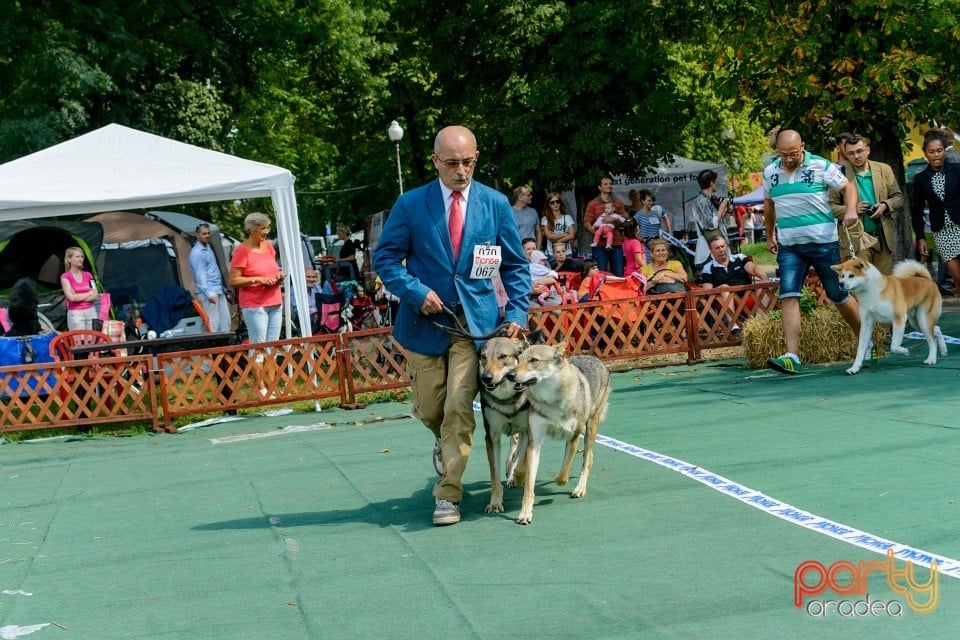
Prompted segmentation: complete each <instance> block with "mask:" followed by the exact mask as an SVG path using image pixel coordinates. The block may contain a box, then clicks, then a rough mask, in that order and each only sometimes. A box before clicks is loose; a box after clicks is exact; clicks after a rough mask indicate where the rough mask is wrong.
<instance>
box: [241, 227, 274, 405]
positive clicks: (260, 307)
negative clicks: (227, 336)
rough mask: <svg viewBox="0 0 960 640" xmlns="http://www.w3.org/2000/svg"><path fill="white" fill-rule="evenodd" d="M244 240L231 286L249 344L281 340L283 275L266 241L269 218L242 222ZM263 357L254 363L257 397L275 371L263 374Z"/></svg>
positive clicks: (272, 381) (262, 392)
mask: <svg viewBox="0 0 960 640" xmlns="http://www.w3.org/2000/svg"><path fill="white" fill-rule="evenodd" d="M243 228H244V229H245V230H246V232H247V239H246V240H244V241H243V243H242V244H241V245H240V246H239V247H237V249H236V250H235V251H234V252H233V258H232V259H231V260H230V286H231V287H233V288H234V289H237V290H238V295H237V302H238V305H239V307H240V313H241V314H242V315H243V321H244V323H245V324H246V325H247V332H248V334H249V335H250V342H251V343H253V342H271V341H274V340H279V339H280V320H281V317H282V315H281V312H280V307H281V304H282V303H283V295H282V294H281V292H280V283H281V282H283V271H281V269H280V267H279V265H277V253H276V251H274V249H273V245H272V244H270V241H269V240H267V235H269V233H270V218H268V217H267V216H266V215H264V214H262V213H251V214H249V215H248V216H247V217H246V218H245V219H244V220H243ZM264 360H265V359H264V357H263V354H262V353H260V354H257V357H256V359H255V360H254V368H255V373H256V375H257V380H258V381H259V383H260V395H262V396H267V395H268V394H269V393H270V391H269V387H268V386H267V384H266V383H268V382H269V383H270V385H272V384H273V383H274V381H275V380H276V375H277V372H276V369H275V367H267V368H266V370H264V367H263V363H264Z"/></svg>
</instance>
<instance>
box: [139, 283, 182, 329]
mask: <svg viewBox="0 0 960 640" xmlns="http://www.w3.org/2000/svg"><path fill="white" fill-rule="evenodd" d="M192 308H193V296H192V295H190V292H189V291H187V290H186V289H184V288H183V287H178V286H176V285H172V284H171V285H167V286H165V287H164V288H163V289H161V290H160V291H158V292H157V294H156V295H155V296H153V297H152V298H150V301H149V302H147V304H146V305H145V306H144V307H143V309H141V310H140V317H142V318H143V320H144V321H145V322H146V323H147V324H148V325H150V328H151V329H153V330H154V331H156V332H157V333H163V332H164V331H167V330H169V329H173V328H174V327H175V326H177V323H178V322H180V320H181V319H182V318H183V316H185V315H186V313H187V311H189V310H190V309H192Z"/></svg>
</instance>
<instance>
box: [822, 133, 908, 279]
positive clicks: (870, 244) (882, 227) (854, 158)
mask: <svg viewBox="0 0 960 640" xmlns="http://www.w3.org/2000/svg"><path fill="white" fill-rule="evenodd" d="M844 152H845V153H846V156H847V158H848V159H849V161H850V163H849V164H847V165H846V167H845V169H844V172H845V175H846V177H847V180H849V181H850V182H852V183H854V184H855V185H856V186H857V193H858V194H859V195H860V203H859V204H858V205H857V211H858V213H859V214H860V220H861V222H863V232H864V234H866V236H860V235H858V233H857V231H854V232H853V233H852V234H849V233H848V229H847V228H846V227H844V226H842V225H841V226H840V229H839V232H840V255H841V257H842V258H843V259H844V260H846V259H847V258H849V257H850V245H851V240H852V244H853V249H854V253H855V254H856V256H857V257H858V258H860V259H861V260H864V261H865V262H870V263H872V264H873V265H874V266H875V267H876V268H877V269H879V270H880V272H881V273H883V274H886V275H890V272H891V271H892V270H893V248H894V247H896V246H898V239H899V233H900V232H899V230H898V229H897V218H898V217H900V216H901V215H902V214H903V193H902V192H901V191H900V185H899V184H897V179H896V177H895V176H894V175H893V169H891V168H890V165H888V164H884V163H882V162H875V161H872V160H870V140H869V138H866V137H865V136H861V135H858V134H854V135H852V136H850V137H849V138H848V139H847V142H846V145H845V146H844ZM830 208H831V209H833V215H834V216H836V217H837V219H841V218H843V214H844V212H845V211H846V207H845V206H844V203H843V193H842V192H840V191H837V190H834V189H831V190H830ZM904 228H906V227H904Z"/></svg>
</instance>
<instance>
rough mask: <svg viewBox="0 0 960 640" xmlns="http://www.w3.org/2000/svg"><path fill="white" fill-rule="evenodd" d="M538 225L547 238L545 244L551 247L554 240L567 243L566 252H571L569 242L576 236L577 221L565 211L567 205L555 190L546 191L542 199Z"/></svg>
mask: <svg viewBox="0 0 960 640" xmlns="http://www.w3.org/2000/svg"><path fill="white" fill-rule="evenodd" d="M540 227H541V229H542V230H543V236H544V237H545V238H546V239H547V246H549V247H552V246H553V243H554V242H563V243H566V245H567V253H572V244H571V243H572V242H573V240H574V238H576V236H577V222H576V220H574V219H573V216H571V215H570V214H569V213H568V212H567V206H566V205H565V204H563V201H562V200H561V199H560V194H559V193H557V192H555V191H552V192H550V193H548V194H547V199H546V200H545V201H544V204H543V211H542V212H541V217H540Z"/></svg>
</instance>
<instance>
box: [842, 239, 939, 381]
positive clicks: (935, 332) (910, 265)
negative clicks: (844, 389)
mask: <svg viewBox="0 0 960 640" xmlns="http://www.w3.org/2000/svg"><path fill="white" fill-rule="evenodd" d="M830 268H831V269H833V270H834V271H836V272H837V273H838V274H839V276H840V286H841V287H842V288H843V289H845V290H847V291H849V292H851V293H853V294H854V295H855V296H856V298H857V304H858V305H859V307H860V337H859V342H858V343H857V357H856V359H855V360H854V361H853V366H852V367H850V368H849V369H847V373H849V374H850V375H853V374H855V373H857V372H858V371H860V367H861V366H862V365H863V359H864V358H865V357H866V355H867V350H868V349H869V347H870V338H871V336H872V335H873V325H874V323H876V322H882V323H885V324H889V325H891V329H892V334H893V335H892V337H891V339H890V351H892V352H893V353H900V354H907V353H910V352H909V351H908V350H907V349H906V348H904V347H903V346H902V343H903V332H904V329H905V327H906V322H907V318H909V319H910V324H912V325H913V326H915V327H916V328H917V329H919V330H920V331H922V332H923V336H924V337H925V338H926V339H927V347H928V350H927V359H926V360H924V361H923V364H936V363H937V347H938V346H939V348H940V355H941V356H945V355H947V343H946V341H945V340H944V339H943V333H942V332H941V331H940V327H939V326H937V323H938V322H939V321H940V311H941V310H942V308H943V298H942V297H941V296H940V290H939V289H937V284H936V283H935V282H934V281H933V279H932V278H931V277H930V273H929V272H928V271H927V269H926V267H924V266H923V265H922V264H920V263H919V262H916V261H915V260H904V261H903V262H899V263H897V265H896V266H895V267H894V268H893V275H890V276H885V275H883V274H882V273H880V271H879V270H878V269H877V268H876V267H875V266H873V265H872V264H870V263H869V262H864V261H863V260H859V259H857V258H851V259H850V260H847V261H846V262H844V263H842V264H838V265H834V266H832V267H830Z"/></svg>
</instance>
